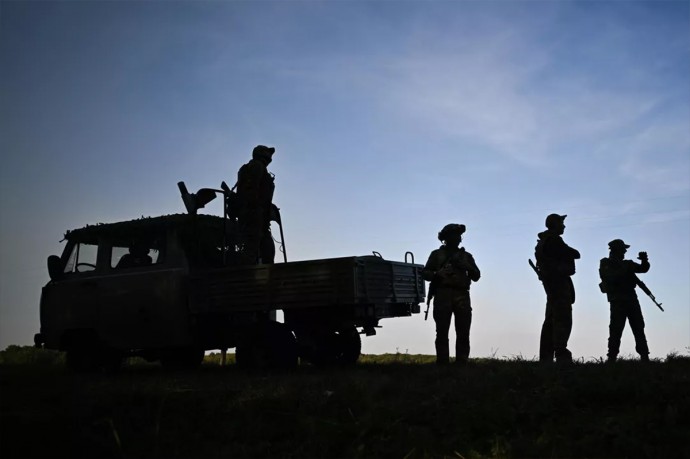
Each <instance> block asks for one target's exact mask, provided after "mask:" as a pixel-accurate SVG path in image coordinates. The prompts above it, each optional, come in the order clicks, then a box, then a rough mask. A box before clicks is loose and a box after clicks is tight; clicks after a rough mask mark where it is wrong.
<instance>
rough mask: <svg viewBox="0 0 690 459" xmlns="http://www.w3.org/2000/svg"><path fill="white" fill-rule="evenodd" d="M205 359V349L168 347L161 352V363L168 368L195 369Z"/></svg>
mask: <svg viewBox="0 0 690 459" xmlns="http://www.w3.org/2000/svg"><path fill="white" fill-rule="evenodd" d="M203 360H204V350H203V349H196V348H191V347H190V348H181V349H168V350H165V351H164V352H163V353H162V354H161V365H163V368H165V369H167V370H194V369H196V368H198V367H199V365H201V362H202V361H203Z"/></svg>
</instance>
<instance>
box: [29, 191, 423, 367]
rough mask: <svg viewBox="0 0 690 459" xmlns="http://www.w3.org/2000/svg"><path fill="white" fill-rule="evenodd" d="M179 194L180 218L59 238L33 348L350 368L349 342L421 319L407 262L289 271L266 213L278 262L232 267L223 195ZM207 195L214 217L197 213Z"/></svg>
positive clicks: (106, 363) (186, 363)
mask: <svg viewBox="0 0 690 459" xmlns="http://www.w3.org/2000/svg"><path fill="white" fill-rule="evenodd" d="M178 186H179V188H180V192H181V194H182V198H183V202H184V204H185V207H186V208H187V213H186V214H176V215H166V216H160V217H150V218H140V219H136V220H131V221H125V222H118V223H109V224H97V225H93V226H86V227H84V228H80V229H75V230H72V231H67V233H66V234H65V237H64V241H66V244H65V247H64V250H63V252H62V255H61V256H57V255H52V256H50V257H48V271H49V274H50V281H49V282H48V284H47V285H45V287H43V290H42V295H41V302H40V320H41V329H40V333H38V334H36V336H35V343H36V345H37V346H41V347H45V348H48V349H58V350H62V351H66V359H67V364H68V366H69V367H70V368H72V369H75V370H94V369H98V368H117V367H118V366H119V364H120V362H121V361H122V359H123V358H124V357H127V356H140V357H143V358H145V359H147V360H150V361H155V360H159V361H160V362H161V363H162V364H163V365H164V366H166V367H170V368H194V367H196V366H198V365H199V364H200V363H201V361H202V360H203V356H204V352H205V351H207V350H213V349H222V350H224V349H230V348H236V350H235V357H236V362H237V364H239V365H243V366H247V367H252V366H261V367H292V366H294V365H296V364H297V363H298V361H299V359H302V361H308V362H311V363H313V364H317V365H328V364H352V363H354V362H356V361H357V359H358V358H359V355H360V351H361V340H360V335H362V334H363V335H367V336H369V335H373V334H375V333H376V328H377V327H379V321H380V320H381V319H385V318H392V317H402V316H410V315H412V314H415V313H418V312H419V311H420V307H419V303H422V302H423V301H424V296H425V286H424V281H423V280H422V277H421V268H422V266H420V265H417V264H415V263H414V257H413V256H412V254H411V253H409V252H408V253H406V254H405V259H404V261H402V262H398V261H389V260H384V259H383V258H382V257H381V256H380V255H376V252H375V255H369V256H352V257H341V258H331V259H322V260H310V261H297V262H288V261H287V255H286V252H285V243H284V240H283V237H282V236H283V227H282V221H281V219H280V213H279V210H278V208H277V207H274V212H273V213H274V216H273V220H274V221H276V222H277V223H278V224H279V227H280V234H281V241H280V242H281V250H282V252H283V254H284V262H283V263H276V264H249V265H246V264H245V265H242V264H239V262H238V260H239V259H241V258H240V257H238V254H239V253H240V252H241V250H242V244H241V241H240V240H238V232H237V228H236V225H237V219H236V218H235V217H234V216H233V212H232V203H233V202H234V201H233V200H234V199H235V196H234V193H233V191H232V190H229V189H228V187H227V186H226V185H225V184H223V185H222V186H221V189H220V190H214V189H209V188H204V189H201V190H199V191H198V192H197V193H195V194H191V193H188V192H187V189H186V186H185V185H184V183H182V182H180V183H179V184H178ZM217 194H220V195H222V196H223V197H224V202H225V204H224V207H225V211H224V215H223V217H218V216H214V215H207V214H199V213H198V212H197V211H198V209H200V208H202V207H204V205H205V204H206V203H208V202H209V201H210V200H212V199H213V198H214V197H215V196H216V195H217ZM275 311H282V313H283V321H282V322H278V321H277V320H275V318H276V314H275Z"/></svg>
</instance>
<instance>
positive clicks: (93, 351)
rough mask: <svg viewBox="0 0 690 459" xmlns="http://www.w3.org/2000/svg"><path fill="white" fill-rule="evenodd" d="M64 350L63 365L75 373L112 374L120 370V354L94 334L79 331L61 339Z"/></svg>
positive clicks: (88, 331)
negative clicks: (96, 372)
mask: <svg viewBox="0 0 690 459" xmlns="http://www.w3.org/2000/svg"><path fill="white" fill-rule="evenodd" d="M63 345H64V348H65V350H66V356H65V364H66V366H67V368H68V369H70V370H71V371H75V372H81V373H84V372H94V371H99V370H102V371H105V372H106V373H113V372H115V371H117V370H118V369H119V368H120V364H121V363H122V353H121V352H120V351H118V350H116V349H112V348H110V347H109V346H107V345H106V344H105V343H103V342H102V341H101V340H100V339H98V336H97V335H96V333H95V332H93V331H91V330H79V331H73V332H70V333H68V334H66V335H65V336H64V338H63Z"/></svg>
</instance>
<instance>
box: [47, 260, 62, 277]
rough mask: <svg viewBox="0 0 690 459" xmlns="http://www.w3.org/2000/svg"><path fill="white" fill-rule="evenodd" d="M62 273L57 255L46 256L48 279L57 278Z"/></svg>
mask: <svg viewBox="0 0 690 459" xmlns="http://www.w3.org/2000/svg"><path fill="white" fill-rule="evenodd" d="M63 274H64V273H63V272H62V260H61V259H60V257H58V256H57V255H51V256H49V257H48V275H49V276H50V280H53V281H56V280H59V279H60V278H61V277H62V275H63Z"/></svg>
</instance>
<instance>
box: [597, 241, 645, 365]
mask: <svg viewBox="0 0 690 459" xmlns="http://www.w3.org/2000/svg"><path fill="white" fill-rule="evenodd" d="M629 248H630V246H629V245H628V244H626V243H625V242H623V241H622V240H621V239H614V240H613V241H611V242H609V256H608V258H602V259H601V261H600V262H599V277H600V278H601V284H599V287H600V288H601V290H602V292H603V293H606V296H607V299H608V301H609V304H610V306H611V321H610V322H609V349H608V361H609V362H615V361H616V358H617V357H618V352H619V350H620V345H621V336H622V335H623V328H625V321H626V319H627V320H628V321H629V322H630V328H631V329H632V332H633V336H634V337H635V350H636V351H637V353H638V354H640V360H643V361H648V360H649V347H647V338H646V337H645V334H644V318H643V317H642V309H641V308H640V302H639V301H638V299H637V293H635V287H636V286H637V283H638V281H639V279H638V278H637V276H636V273H646V272H647V271H649V258H648V256H647V252H640V253H639V255H638V257H637V258H638V259H639V260H640V263H636V262H634V261H632V260H625V252H627V251H628V249H629Z"/></svg>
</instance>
